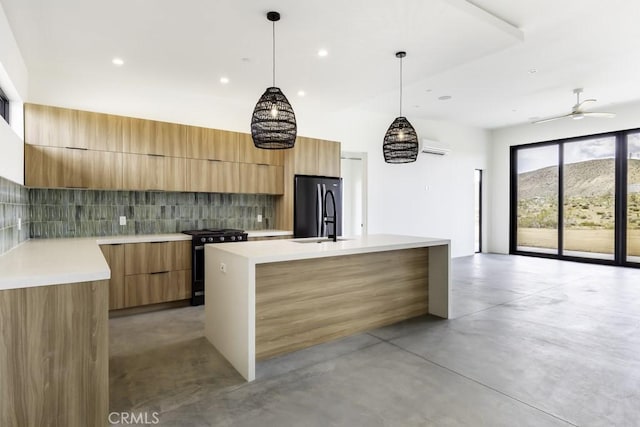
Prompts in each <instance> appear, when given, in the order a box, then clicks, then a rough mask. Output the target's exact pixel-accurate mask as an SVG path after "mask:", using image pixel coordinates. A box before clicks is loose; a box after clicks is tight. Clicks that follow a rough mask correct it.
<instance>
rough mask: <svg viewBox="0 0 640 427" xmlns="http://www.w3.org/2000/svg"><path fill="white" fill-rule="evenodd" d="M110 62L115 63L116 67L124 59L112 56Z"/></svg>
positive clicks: (121, 63)
mask: <svg viewBox="0 0 640 427" xmlns="http://www.w3.org/2000/svg"><path fill="white" fill-rule="evenodd" d="M111 63H113V65H117V66H118V67H120V66H122V65H124V61H123V60H122V58H113V59H112V60H111Z"/></svg>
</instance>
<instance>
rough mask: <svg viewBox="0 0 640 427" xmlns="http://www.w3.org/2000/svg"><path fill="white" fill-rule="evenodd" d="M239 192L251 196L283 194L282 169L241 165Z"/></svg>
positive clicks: (280, 167)
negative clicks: (250, 194)
mask: <svg viewBox="0 0 640 427" xmlns="http://www.w3.org/2000/svg"><path fill="white" fill-rule="evenodd" d="M240 192H241V193H252V194H283V192H284V170H283V167H282V166H269V165H254V164H251V163H241V164H240Z"/></svg>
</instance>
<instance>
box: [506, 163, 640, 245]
mask: <svg viewBox="0 0 640 427" xmlns="http://www.w3.org/2000/svg"><path fill="white" fill-rule="evenodd" d="M628 165H629V166H628V167H629V173H628V177H629V178H628V179H629V183H630V185H629V186H628V188H629V190H628V201H627V203H628V210H627V212H628V230H629V233H630V236H629V239H628V240H629V248H628V250H629V254H640V247H638V248H636V246H640V244H637V243H636V242H637V241H638V240H640V159H629V161H628ZM614 171H615V163H614V160H613V159H595V160H588V161H584V162H578V163H571V164H567V165H565V167H564V183H565V186H564V227H565V249H567V250H581V251H586V252H602V253H612V252H613V230H614V227H615V204H614V194H615V173H614ZM557 227H558V168H557V167H553V166H552V167H545V168H541V169H537V170H534V171H530V172H525V173H521V174H518V245H522V246H534V247H542V248H555V247H557V241H556V240H557V234H556V230H557ZM636 234H637V236H636ZM634 236H635V237H634Z"/></svg>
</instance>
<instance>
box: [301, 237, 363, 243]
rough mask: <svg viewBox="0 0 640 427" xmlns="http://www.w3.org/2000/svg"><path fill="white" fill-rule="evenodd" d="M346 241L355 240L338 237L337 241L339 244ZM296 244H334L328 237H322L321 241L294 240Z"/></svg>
mask: <svg viewBox="0 0 640 427" xmlns="http://www.w3.org/2000/svg"><path fill="white" fill-rule="evenodd" d="M345 240H353V239H347V238H344V237H338V239H337V241H338V242H343V241H345ZM293 242H294V243H333V239H329V238H327V237H322V238H319V239H304V240H294V241H293Z"/></svg>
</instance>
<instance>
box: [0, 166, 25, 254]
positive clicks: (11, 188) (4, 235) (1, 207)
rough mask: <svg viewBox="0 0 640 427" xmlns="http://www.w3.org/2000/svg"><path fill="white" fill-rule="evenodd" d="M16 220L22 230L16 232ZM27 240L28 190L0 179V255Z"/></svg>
mask: <svg viewBox="0 0 640 427" xmlns="http://www.w3.org/2000/svg"><path fill="white" fill-rule="evenodd" d="M18 218H21V219H22V230H18ZM28 238H29V190H28V189H27V188H25V187H23V186H22V185H20V184H16V183H15V182H12V181H9V180H8V179H5V178H2V177H0V254H3V253H5V252H7V251H8V250H9V249H11V248H13V247H14V246H17V245H18V244H20V243H22V242H24V241H25V240H27V239H28Z"/></svg>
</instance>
